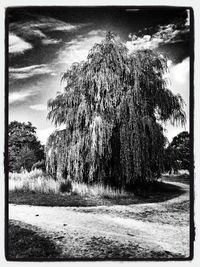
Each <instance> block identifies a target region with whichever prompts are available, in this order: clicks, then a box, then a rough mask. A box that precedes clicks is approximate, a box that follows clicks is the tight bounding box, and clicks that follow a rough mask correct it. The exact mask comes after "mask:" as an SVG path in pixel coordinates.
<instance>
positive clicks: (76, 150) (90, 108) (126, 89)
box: [47, 33, 185, 187]
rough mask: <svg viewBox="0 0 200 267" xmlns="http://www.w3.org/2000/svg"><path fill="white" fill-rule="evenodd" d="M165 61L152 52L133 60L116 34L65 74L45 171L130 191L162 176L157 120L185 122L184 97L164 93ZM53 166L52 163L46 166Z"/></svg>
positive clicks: (53, 104)
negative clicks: (59, 127)
mask: <svg viewBox="0 0 200 267" xmlns="http://www.w3.org/2000/svg"><path fill="white" fill-rule="evenodd" d="M166 70H167V61H166V59H165V58H164V57H163V56H160V55H159V54H158V53H156V52H155V51H151V50H143V51H142V50H141V51H137V52H134V53H131V54H129V53H128V50H127V48H126V47H125V46H124V45H123V44H122V43H121V42H120V41H118V40H117V39H115V36H114V35H113V34H112V33H108V34H107V36H106V38H105V40H103V41H102V43H100V44H96V45H94V47H93V48H92V49H91V50H90V51H89V54H88V57H87V60H86V61H85V62H81V63H74V64H72V66H71V68H70V69H68V70H67V71H66V73H65V74H64V75H63V78H62V80H63V81H64V82H65V83H66V86H65V90H64V92H63V93H59V94H58V95H57V96H56V98H55V99H52V100H49V102H48V107H49V114H48V118H49V119H51V120H52V121H53V122H54V124H55V125H60V124H65V125H66V130H63V131H60V132H59V131H57V132H55V133H54V134H53V135H52V136H51V137H50V139H49V141H48V145H47V155H48V156H47V157H48V158H47V167H48V170H50V169H53V170H54V171H55V168H54V167H53V166H52V165H54V162H56V166H57V173H60V174H62V173H63V172H65V173H66V174H67V176H68V177H69V178H71V179H75V180H79V181H83V182H86V183H93V182H103V183H104V184H111V185H113V186H117V187H130V186H131V187H132V186H134V184H135V183H136V182H140V183H141V182H144V181H149V180H153V179H156V178H157V177H159V175H160V172H161V170H162V166H163V152H164V146H165V137H164V135H163V128H162V126H161V124H160V123H159V122H161V121H167V120H171V121H172V123H176V122H181V123H184V121H185V114H184V111H183V110H182V105H183V102H182V98H181V96H179V95H173V93H172V92H171V91H170V90H168V89H167V84H166V81H165V79H164V78H163V74H164V73H165V71H166ZM48 163H50V164H48Z"/></svg>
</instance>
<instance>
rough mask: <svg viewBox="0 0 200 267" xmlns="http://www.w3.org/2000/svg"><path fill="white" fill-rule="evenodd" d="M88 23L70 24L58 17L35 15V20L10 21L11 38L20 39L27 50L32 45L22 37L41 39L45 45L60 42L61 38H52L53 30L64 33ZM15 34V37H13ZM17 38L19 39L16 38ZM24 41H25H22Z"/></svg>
mask: <svg viewBox="0 0 200 267" xmlns="http://www.w3.org/2000/svg"><path fill="white" fill-rule="evenodd" d="M86 25H87V24H70V23H67V22H64V21H61V20H58V19H54V18H51V17H45V16H35V18H34V19H33V20H29V21H24V20H23V21H18V22H15V23H10V25H9V29H10V31H11V32H12V35H11V40H13V41H14V42H15V43H16V42H18V43H19V41H20V44H21V46H22V45H23V46H24V50H25V49H28V48H32V45H31V44H29V43H27V42H25V41H23V39H22V38H24V39H26V38H28V39H34V38H38V39H40V40H41V42H42V44H44V45H50V44H51V45H52V44H58V43H60V42H61V41H62V40H61V39H59V40H57V39H54V38H52V36H51V33H52V32H55V31H57V32H59V31H60V32H63V33H65V32H72V31H75V30H77V29H79V28H81V27H84V26H86ZM13 35H14V36H15V37H13ZM18 36H20V37H18ZM21 37H22V38H21ZM16 38H18V39H17V40H16ZM22 41H23V42H24V43H22ZM18 46H19V45H18ZM13 49H15V50H16V48H15V47H14V48H12V50H13ZM15 50H14V51H15ZM17 51H18V50H17ZM20 51H21V50H20Z"/></svg>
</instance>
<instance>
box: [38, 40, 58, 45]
mask: <svg viewBox="0 0 200 267" xmlns="http://www.w3.org/2000/svg"><path fill="white" fill-rule="evenodd" d="M61 42H62V40H61V39H59V40H57V39H43V40H42V43H43V45H49V44H59V43H61Z"/></svg>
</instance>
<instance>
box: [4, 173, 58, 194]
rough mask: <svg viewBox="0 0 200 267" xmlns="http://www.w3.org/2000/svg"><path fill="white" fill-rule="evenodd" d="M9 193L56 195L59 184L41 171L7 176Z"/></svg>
mask: <svg viewBox="0 0 200 267" xmlns="http://www.w3.org/2000/svg"><path fill="white" fill-rule="evenodd" d="M9 191H30V192H39V193H44V194H49V193H54V194H56V193H58V192H59V184H58V182H57V181H55V180H54V179H52V178H51V177H48V176H45V175H44V173H43V172H42V171H41V170H37V169H35V170H33V171H31V172H27V171H24V172H22V173H10V174H9Z"/></svg>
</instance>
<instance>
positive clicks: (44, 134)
mask: <svg viewBox="0 0 200 267" xmlns="http://www.w3.org/2000/svg"><path fill="white" fill-rule="evenodd" d="M63 129H66V125H63V124H62V125H61V126H59V127H57V128H56V127H49V128H46V129H42V130H36V131H37V136H38V138H39V140H40V141H41V143H42V144H44V145H45V144H46V142H47V139H48V137H49V136H50V134H52V133H53V132H54V131H56V130H63Z"/></svg>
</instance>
